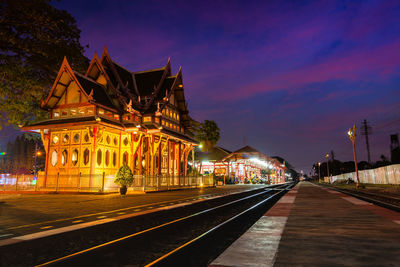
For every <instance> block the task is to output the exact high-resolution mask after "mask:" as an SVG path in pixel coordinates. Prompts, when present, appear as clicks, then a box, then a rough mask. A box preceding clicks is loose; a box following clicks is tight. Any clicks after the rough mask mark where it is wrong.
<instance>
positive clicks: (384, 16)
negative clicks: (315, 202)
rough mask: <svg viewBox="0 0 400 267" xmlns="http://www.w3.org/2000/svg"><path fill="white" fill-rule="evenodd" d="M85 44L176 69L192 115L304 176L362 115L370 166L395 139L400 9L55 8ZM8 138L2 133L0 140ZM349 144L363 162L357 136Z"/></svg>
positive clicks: (119, 4) (121, 4) (397, 5)
mask: <svg viewBox="0 0 400 267" xmlns="http://www.w3.org/2000/svg"><path fill="white" fill-rule="evenodd" d="M56 5H57V6H58V7H60V8H63V9H66V10H67V11H68V12H70V13H71V14H72V15H73V16H74V17H75V18H76V19H77V22H78V26H79V28H80V29H81V30H82V34H81V36H82V39H81V43H82V44H89V46H90V47H89V49H88V50H87V52H86V55H87V56H88V57H89V58H91V57H92V56H93V53H94V52H95V51H97V52H98V53H101V51H102V50H103V47H104V45H107V47H108V50H109V52H110V55H111V57H112V58H113V59H114V60H115V61H117V62H119V63H120V64H121V65H123V66H125V67H127V68H128V69H130V70H132V71H139V70H144V69H146V68H157V67H161V66H164V65H165V64H166V62H167V59H168V57H171V61H172V66H173V71H174V72H176V71H177V70H178V68H179V66H182V68H183V78H184V85H185V90H186V91H185V94H186V99H187V101H188V104H189V111H190V115H191V116H192V117H193V118H195V119H197V120H204V119H210V120H215V121H216V122H217V123H218V125H219V127H220V129H221V140H220V142H219V145H220V146H222V147H225V148H227V149H230V150H235V149H238V148H239V147H241V146H243V143H244V140H245V141H246V144H248V145H251V146H253V147H255V148H257V149H259V150H260V151H262V152H264V153H266V154H268V155H271V156H273V155H279V156H282V157H284V158H285V159H287V160H288V161H289V162H290V163H292V165H294V166H295V167H296V169H297V170H299V171H300V170H302V169H303V170H304V171H305V172H307V173H308V171H309V170H310V168H311V165H312V163H314V162H317V161H322V160H324V157H323V155H324V153H326V152H329V151H331V150H334V152H335V155H336V158H337V159H339V160H351V159H352V147H351V142H350V140H349V139H348V137H347V136H346V132H347V129H348V128H349V127H351V126H352V124H353V123H356V124H357V126H360V123H361V121H362V120H363V119H367V120H368V121H369V122H370V123H371V126H372V127H373V131H374V133H373V135H372V136H371V137H370V144H371V154H372V160H374V161H375V160H378V158H379V156H380V155H381V154H384V155H386V156H387V157H390V153H389V145H390V139H389V135H390V134H393V133H398V132H400V2H399V1H367V0H363V1H359V3H356V1H334V0H329V1H230V0H229V1H228V0H226V1H215V0H214V1H197V2H194V1H116V0H113V1H84V0H80V1H70V0H69V1H63V2H61V3H56ZM8 132H9V131H2V132H0V135H1V137H2V140H4V137H6V136H7V135H8ZM361 138H362V137H361V136H360V137H359V139H358V148H357V150H358V153H359V159H360V160H366V148H365V140H364V139H363V138H362V139H361Z"/></svg>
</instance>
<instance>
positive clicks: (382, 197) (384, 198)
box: [340, 189, 400, 207]
mask: <svg viewBox="0 0 400 267" xmlns="http://www.w3.org/2000/svg"><path fill="white" fill-rule="evenodd" d="M340 190H343V191H345V192H349V193H352V194H355V195H360V196H365V197H368V198H371V199H375V200H379V201H381V202H384V203H389V204H392V205H395V206H398V207H400V198H395V197H391V196H387V195H383V194H379V193H369V192H364V191H362V190H358V191H357V190H350V189H340Z"/></svg>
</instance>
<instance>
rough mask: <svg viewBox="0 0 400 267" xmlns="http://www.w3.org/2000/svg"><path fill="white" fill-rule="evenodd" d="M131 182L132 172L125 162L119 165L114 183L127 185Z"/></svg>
mask: <svg viewBox="0 0 400 267" xmlns="http://www.w3.org/2000/svg"><path fill="white" fill-rule="evenodd" d="M132 182H133V173H132V170H131V168H129V166H128V165H127V164H124V165H123V166H121V167H120V168H119V169H118V171H117V174H116V175H115V180H114V183H116V184H120V185H122V186H129V185H131V184H132Z"/></svg>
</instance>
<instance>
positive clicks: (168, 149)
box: [167, 140, 171, 176]
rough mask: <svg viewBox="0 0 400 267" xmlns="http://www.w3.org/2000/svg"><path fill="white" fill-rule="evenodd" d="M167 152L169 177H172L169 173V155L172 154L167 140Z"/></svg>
mask: <svg viewBox="0 0 400 267" xmlns="http://www.w3.org/2000/svg"><path fill="white" fill-rule="evenodd" d="M167 151H168V153H167V175H168V176H169V175H170V173H169V160H170V159H169V156H170V155H169V154H170V153H171V151H170V148H169V141H168V140H167Z"/></svg>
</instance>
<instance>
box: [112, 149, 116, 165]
mask: <svg viewBox="0 0 400 267" xmlns="http://www.w3.org/2000/svg"><path fill="white" fill-rule="evenodd" d="M112 162H113V166H114V167H115V165H117V153H116V152H115V151H114V153H113V159H112Z"/></svg>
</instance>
